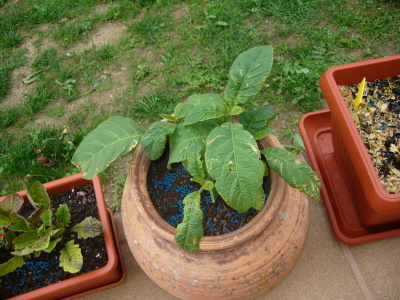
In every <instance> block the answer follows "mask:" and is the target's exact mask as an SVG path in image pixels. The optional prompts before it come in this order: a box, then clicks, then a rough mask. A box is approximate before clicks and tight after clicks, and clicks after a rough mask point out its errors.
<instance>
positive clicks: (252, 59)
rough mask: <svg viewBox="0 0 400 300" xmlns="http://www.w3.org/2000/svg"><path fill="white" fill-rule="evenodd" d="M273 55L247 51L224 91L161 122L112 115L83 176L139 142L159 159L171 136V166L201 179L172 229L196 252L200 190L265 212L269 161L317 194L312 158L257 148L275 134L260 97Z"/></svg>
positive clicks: (87, 143)
mask: <svg viewBox="0 0 400 300" xmlns="http://www.w3.org/2000/svg"><path fill="white" fill-rule="evenodd" d="M272 59H273V48H272V46H258V47H255V48H252V49H250V50H248V51H245V52H243V53H242V54H240V55H239V56H238V57H237V58H236V60H235V61H234V62H233V64H232V66H231V68H230V71H229V80H228V84H227V86H226V89H225V91H224V93H222V95H219V94H195V95H192V96H190V97H189V98H187V100H186V101H185V102H184V103H179V104H178V105H177V106H176V107H175V109H174V113H173V114H172V115H161V116H160V117H161V118H163V119H164V120H160V121H156V122H155V123H153V124H152V125H151V126H150V127H149V128H148V129H147V130H143V129H141V128H140V126H139V125H138V124H137V123H136V122H135V121H133V120H132V119H129V118H124V117H119V116H116V117H111V118H109V119H107V120H106V121H104V122H103V123H101V124H100V125H99V126H98V127H97V128H96V129H94V130H93V131H92V132H91V133H89V134H88V135H87V136H86V137H85V139H84V140H83V141H82V143H81V144H80V145H79V147H78V148H77V150H76V152H75V154H74V156H73V158H72V162H73V163H74V164H76V165H77V166H78V167H79V168H80V169H81V171H82V172H83V174H84V177H85V178H93V177H94V176H95V175H97V174H98V173H99V172H102V171H104V170H105V169H106V168H107V167H108V165H109V164H110V163H111V162H112V161H114V160H115V159H117V158H118V157H121V156H124V155H127V154H128V153H130V152H131V151H132V150H133V149H134V148H135V147H136V146H138V145H139V144H140V145H141V146H142V148H143V150H144V151H145V153H146V154H147V156H148V157H149V158H150V159H151V160H156V159H158V158H159V157H160V156H161V155H162V153H163V152H164V149H165V147H166V145H167V140H168V141H169V143H168V145H169V148H170V154H169V161H168V165H170V164H173V163H178V162H180V163H182V164H183V166H184V168H185V170H186V171H187V172H188V173H189V174H190V175H191V176H192V177H193V178H192V180H193V181H195V182H197V183H199V184H200V185H201V188H200V190H198V191H195V192H192V193H190V194H188V195H187V196H186V197H185V198H184V200H183V203H184V205H185V206H184V218H183V221H182V223H180V224H179V225H178V227H177V229H176V235H175V240H176V242H177V243H178V244H179V245H180V246H181V247H182V248H184V249H186V250H189V251H192V252H197V251H198V250H199V244H200V239H201V238H202V236H203V227H202V221H203V213H202V210H201V208H200V198H201V192H202V191H203V190H208V191H210V194H211V196H212V199H213V200H215V197H216V196H217V195H220V196H221V197H222V198H223V199H224V201H225V202H226V203H227V204H228V205H229V206H230V207H232V208H233V209H235V210H237V211H239V212H245V211H247V210H248V209H250V208H252V207H253V208H255V209H258V210H260V209H261V208H262V207H263V204H264V193H263V190H262V182H263V177H264V176H265V175H266V174H268V167H269V168H271V169H273V170H275V171H277V172H278V173H279V174H280V176H282V177H283V179H284V180H285V181H286V182H287V183H288V184H289V185H291V186H292V187H295V188H297V189H299V190H300V191H302V192H304V193H306V194H307V195H309V196H311V197H312V198H315V199H317V198H319V189H320V182H319V180H318V178H317V176H316V174H315V172H313V171H312V169H311V168H310V167H309V166H308V165H307V164H305V163H301V162H300V161H299V160H298V158H297V156H295V155H294V154H292V153H291V152H289V151H287V150H285V149H281V148H266V149H262V150H260V149H259V147H258V145H257V140H260V139H262V138H264V137H266V136H267V135H268V134H271V133H272V131H271V130H270V129H269V128H268V123H269V121H270V120H272V119H273V118H274V117H275V115H276V111H275V110H274V109H272V108H269V107H260V106H258V105H257V103H256V101H255V100H256V99H255V98H256V95H257V94H258V93H259V92H260V90H261V89H262V87H263V86H264V84H265V81H266V78H267V76H268V75H269V73H270V70H271V67H272ZM165 119H166V120H167V122H166V121H165ZM262 155H263V156H264V157H265V161H266V162H267V163H264V162H263V160H262Z"/></svg>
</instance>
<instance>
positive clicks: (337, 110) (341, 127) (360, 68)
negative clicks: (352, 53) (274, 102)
mask: <svg viewBox="0 0 400 300" xmlns="http://www.w3.org/2000/svg"><path fill="white" fill-rule="evenodd" d="M396 75H400V55H395V56H391V57H384V58H379V59H373V60H367V61H362V62H357V63H352V64H347V65H341V66H336V67H332V68H330V69H328V70H327V71H326V72H325V73H324V74H323V75H322V77H321V80H320V87H321V90H322V92H323V94H324V96H325V99H326V100H327V102H328V105H329V108H330V111H331V130H332V141H333V147H334V151H335V155H336V158H337V162H338V165H339V168H340V170H341V173H342V175H343V176H344V177H345V180H346V181H347V182H348V186H349V187H351V195H352V198H353V201H354V204H355V206H356V210H357V213H358V215H359V218H360V221H361V222H362V223H363V225H364V226H366V227H374V226H378V225H383V224H388V223H392V222H399V221H400V193H398V194H389V193H387V192H386V191H385V190H384V188H383V185H382V184H381V182H380V180H379V177H378V173H377V171H376V169H375V167H374V165H373V162H372V160H371V158H370V155H369V154H368V151H367V149H366V147H365V145H364V143H363V141H362V138H361V136H360V134H359V132H358V130H357V127H356V126H355V124H354V122H353V119H352V117H351V114H350V111H349V109H348V107H347V105H346V103H345V101H344V99H343V97H342V95H341V93H340V90H339V88H338V85H354V84H359V83H360V82H361V80H362V78H363V77H366V80H367V81H374V80H376V79H381V78H387V77H394V76H396Z"/></svg>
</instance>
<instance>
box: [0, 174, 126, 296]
mask: <svg viewBox="0 0 400 300" xmlns="http://www.w3.org/2000/svg"><path fill="white" fill-rule="evenodd" d="M88 184H92V185H93V190H94V195H95V199H94V200H93V201H94V203H95V205H97V210H98V215H99V220H98V219H96V218H93V217H92V216H88V217H86V218H85V219H84V220H83V221H81V222H79V223H78V224H76V225H74V226H73V227H72V226H71V224H73V223H72V222H73V221H74V220H75V219H77V218H76V216H74V215H73V211H70V209H69V207H68V205H67V204H62V205H60V206H59V207H58V208H56V207H52V202H51V197H52V196H55V195H61V194H62V193H67V192H69V191H71V190H74V189H79V188H82V187H84V186H86V185H88ZM24 185H25V188H26V190H24V191H20V192H18V193H15V194H12V195H8V196H5V197H2V198H0V217H1V219H0V221H1V223H0V224H1V227H2V228H3V232H2V235H3V236H2V237H0V245H1V246H2V247H4V248H6V249H8V252H7V253H10V255H8V256H9V257H11V258H10V259H7V261H5V262H1V264H0V274H1V276H2V277H0V279H1V280H2V284H3V287H5V285H6V283H7V282H8V278H7V277H6V274H8V273H12V272H14V273H15V272H18V274H19V275H18V276H19V279H20V280H21V282H26V281H28V282H30V285H34V282H35V278H32V277H34V276H35V275H36V274H27V275H26V276H27V277H26V278H25V277H24V276H25V275H23V274H24V273H25V271H24V270H22V269H19V268H20V267H22V266H24V265H26V264H27V265H28V266H30V265H31V264H32V265H33V264H34V263H35V262H34V261H32V258H33V257H38V258H41V257H43V256H44V254H46V253H47V254H48V255H47V256H46V259H48V260H42V261H41V262H40V263H39V264H42V265H43V264H44V265H46V266H47V265H48V266H53V265H54V266H55V268H58V266H56V265H58V264H59V267H61V268H63V270H64V272H69V273H77V272H79V271H80V269H81V268H82V264H83V259H84V255H83V254H82V250H81V249H80V247H79V244H78V242H77V241H76V240H74V239H72V238H67V239H68V241H64V240H63V239H62V238H63V237H66V236H71V234H70V232H71V231H76V232H77V234H78V236H77V237H78V239H79V238H90V237H96V236H98V235H102V236H103V238H104V247H105V254H106V256H107V261H106V262H105V265H104V266H102V267H100V268H98V269H96V268H94V269H93V271H90V272H87V273H84V274H80V275H77V276H75V277H71V278H68V279H66V280H63V281H60V282H57V281H55V280H56V279H54V282H55V283H50V282H49V283H47V284H46V285H45V286H43V287H39V288H37V289H34V290H32V291H29V292H26V293H23V294H20V295H18V293H19V292H17V293H16V296H15V297H12V298H11V299H60V298H65V297H71V296H74V297H76V296H80V295H84V294H86V293H89V292H93V291H96V290H98V289H102V288H106V287H110V286H113V285H116V284H119V283H120V282H121V281H122V280H123V279H124V278H125V277H124V274H125V273H124V270H123V265H121V258H120V254H119V253H118V251H119V247H118V246H117V245H116V242H117V241H116V239H115V233H114V232H113V231H114V228H113V220H112V215H111V213H110V211H109V210H107V207H106V205H105V202H104V198H103V192H102V187H101V182H100V179H99V178H98V177H95V178H93V179H91V180H86V179H83V178H82V175H81V174H75V175H72V176H68V177H65V178H62V179H59V180H55V181H52V182H49V183H45V184H44V185H42V184H40V183H39V182H34V183H33V184H30V183H24ZM81 193H86V192H83V191H82V192H81ZM52 208H53V209H52ZM95 209H96V208H95ZM71 213H72V214H71ZM75 223H77V222H75ZM61 243H66V244H65V247H63V249H61V251H60V253H55V252H56V251H58V250H59V249H57V244H61ZM99 248H101V246H99ZM53 253H54V254H53ZM53 257H54V258H53ZM57 257H59V259H58V258H57ZM50 261H51V263H50ZM53 262H54V264H53ZM36 267H37V266H36ZM36 267H35V268H36ZM19 270H20V271H19ZM43 272H46V273H51V274H55V273H57V272H59V271H57V270H55V269H48V270H47V271H43ZM31 273H33V272H31ZM29 277H30V278H29ZM52 282H53V281H52ZM10 288H12V289H14V287H10ZM10 295H12V293H11V292H10V293H9V294H7V297H10Z"/></svg>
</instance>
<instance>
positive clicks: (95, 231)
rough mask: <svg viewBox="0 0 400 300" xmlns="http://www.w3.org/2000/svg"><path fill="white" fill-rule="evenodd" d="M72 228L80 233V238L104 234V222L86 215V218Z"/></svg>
mask: <svg viewBox="0 0 400 300" xmlns="http://www.w3.org/2000/svg"><path fill="white" fill-rule="evenodd" d="M72 230H73V231H75V232H76V233H78V238H79V239H82V238H83V239H87V238H89V237H96V236H98V235H100V234H102V233H103V224H102V223H101V222H100V221H99V220H97V219H96V218H93V217H86V218H85V220H83V221H82V222H80V223H79V224H76V225H75V226H74V227H73V228H72Z"/></svg>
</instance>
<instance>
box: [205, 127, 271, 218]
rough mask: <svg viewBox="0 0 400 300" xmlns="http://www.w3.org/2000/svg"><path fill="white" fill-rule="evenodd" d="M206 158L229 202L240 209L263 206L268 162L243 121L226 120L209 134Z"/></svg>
mask: <svg viewBox="0 0 400 300" xmlns="http://www.w3.org/2000/svg"><path fill="white" fill-rule="evenodd" d="M205 161H206V165H207V170H208V173H209V175H210V176H211V177H212V178H213V179H214V180H215V188H216V190H217V192H218V193H219V194H220V195H221V197H222V198H223V199H224V200H225V202H226V203H227V204H228V205H229V206H231V207H232V208H234V209H236V210H237V211H240V212H245V211H247V210H248V209H249V208H251V207H254V208H256V209H261V207H262V204H263V201H264V195H263V191H262V180H263V174H264V165H263V163H262V162H261V160H260V151H259V149H258V146H257V142H256V141H255V140H254V138H253V137H252V135H251V134H250V133H249V132H248V131H246V130H244V129H243V126H242V125H241V124H239V123H229V122H228V123H224V124H223V125H222V126H220V127H217V128H215V129H214V130H213V131H212V132H211V133H210V134H209V136H208V138H207V146H206V154H205Z"/></svg>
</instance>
